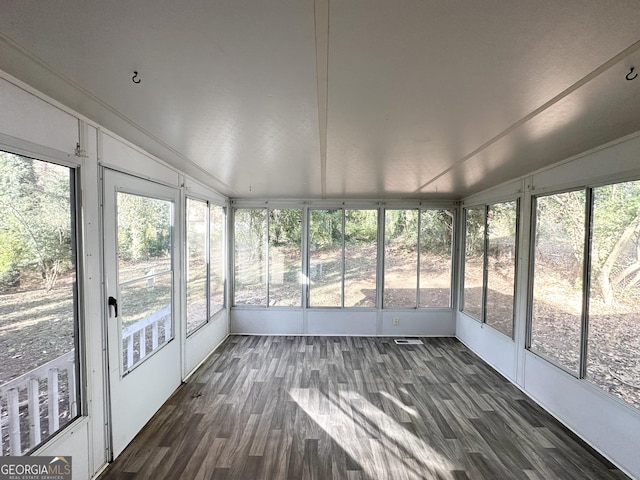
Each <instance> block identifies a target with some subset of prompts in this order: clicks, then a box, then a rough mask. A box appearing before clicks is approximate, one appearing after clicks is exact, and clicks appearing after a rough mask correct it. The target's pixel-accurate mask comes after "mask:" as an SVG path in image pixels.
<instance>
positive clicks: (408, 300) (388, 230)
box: [383, 209, 419, 308]
mask: <svg viewBox="0 0 640 480" xmlns="http://www.w3.org/2000/svg"><path fill="white" fill-rule="evenodd" d="M418 218H419V213H418V210H417V209H411V210H387V211H386V212H385V216H384V300H383V304H384V306H385V307H412V308H416V307H417V305H418V304H417V298H416V297H417V292H418Z"/></svg>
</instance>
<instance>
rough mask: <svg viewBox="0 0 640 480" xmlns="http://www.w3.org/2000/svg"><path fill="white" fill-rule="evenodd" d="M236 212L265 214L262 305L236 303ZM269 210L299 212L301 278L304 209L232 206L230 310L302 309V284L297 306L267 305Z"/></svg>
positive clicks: (296, 207) (297, 207)
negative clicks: (263, 299)
mask: <svg viewBox="0 0 640 480" xmlns="http://www.w3.org/2000/svg"><path fill="white" fill-rule="evenodd" d="M238 210H264V212H265V232H264V233H265V263H264V267H265V281H264V284H263V288H264V295H265V297H264V298H265V304H264V305H255V304H253V305H252V304H244V303H240V304H238V303H236V213H237V211H238ZM271 210H298V211H300V222H301V224H300V228H301V232H300V233H301V235H300V270H299V272H300V274H301V276H302V272H303V269H302V266H303V265H304V255H305V252H304V245H305V228H306V227H305V225H306V224H305V208H303V207H302V206H290V205H289V206H277V205H266V206H255V205H247V206H244V205H234V206H233V208H232V212H233V213H232V218H231V222H232V237H231V238H232V242H231V243H232V246H231V251H232V255H231V257H232V266H233V276H232V277H233V288H232V294H231V297H232V298H231V307H232V308H256V309H271V310H273V309H300V308H303V287H304V286H305V285H304V282H302V281H301V282H300V285H299V288H300V303H299V304H298V305H295V306H293V305H291V306H282V305H269V303H270V302H269V276H270V263H271V261H270V257H271V252H270V248H269V242H270V232H269V230H270V229H269V226H270V218H271V216H270V215H269V213H270V212H271Z"/></svg>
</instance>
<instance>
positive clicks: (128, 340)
mask: <svg viewBox="0 0 640 480" xmlns="http://www.w3.org/2000/svg"><path fill="white" fill-rule="evenodd" d="M160 325H164V341H165V342H167V341H168V340H169V337H170V336H171V304H169V305H167V306H166V307H164V308H162V309H161V310H158V311H157V312H153V313H152V314H151V315H149V316H148V317H145V318H143V319H142V320H139V321H137V322H136V323H134V324H132V325H128V326H127V327H125V328H123V329H122V343H123V344H124V345H126V346H125V355H123V359H122V361H123V367H124V370H125V371H126V370H127V369H128V368H129V367H131V366H132V365H133V363H134V361H133V350H134V336H137V337H138V338H137V340H138V342H139V343H138V346H139V352H140V356H139V357H138V360H137V361H138V362H139V361H140V360H142V359H143V358H144V357H145V356H146V355H147V353H151V352H153V351H154V350H155V349H156V348H158V344H159V338H160V335H159V331H160ZM147 328H150V329H151V350H149V352H147ZM136 333H137V334H138V335H136Z"/></svg>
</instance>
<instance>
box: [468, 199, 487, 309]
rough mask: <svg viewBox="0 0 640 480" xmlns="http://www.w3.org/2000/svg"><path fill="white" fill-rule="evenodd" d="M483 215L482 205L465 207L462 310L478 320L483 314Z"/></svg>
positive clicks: (483, 208) (484, 225) (484, 229)
mask: <svg viewBox="0 0 640 480" xmlns="http://www.w3.org/2000/svg"><path fill="white" fill-rule="evenodd" d="M485 215H486V213H485V207H484V206H482V207H473V208H467V209H465V234H464V288H463V297H462V298H463V305H462V311H463V312H464V313H466V314H467V315H470V316H472V317H473V318H475V319H476V320H479V321H482V319H483V316H484V306H483V302H482V299H483V297H484V292H483V285H484V261H485V255H484V243H485V234H486V228H485V227H486V224H485Z"/></svg>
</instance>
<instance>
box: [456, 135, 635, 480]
mask: <svg viewBox="0 0 640 480" xmlns="http://www.w3.org/2000/svg"><path fill="white" fill-rule="evenodd" d="M639 159H640V134H634V135H631V136H629V137H626V138H623V139H620V140H618V141H616V142H613V143H612V144H609V145H605V146H602V147H599V148H597V149H595V150H592V151H590V152H586V153H585V154H582V155H579V156H576V157H573V158H570V159H568V160H565V161H563V162H560V163H558V164H556V165H553V166H550V167H547V168H545V169H543V170H540V171H538V172H534V173H532V174H531V175H528V176H527V177H525V178H522V179H519V180H516V181H513V182H509V183H507V184H504V185H501V186H500V187H497V188H495V189H491V190H489V191H486V192H482V193H480V194H478V195H475V196H473V197H470V198H467V199H465V200H464V202H463V204H464V205H473V204H477V203H485V202H486V203H493V202H496V201H503V200H505V199H508V198H518V197H519V198H521V204H522V208H521V216H520V221H521V222H520V232H521V235H520V243H519V254H518V262H519V263H518V272H517V279H518V280H517V281H518V285H517V296H516V323H515V334H514V338H515V340H511V339H509V338H507V337H505V336H504V335H502V334H500V333H498V332H497V331H495V330H493V329H492V328H491V327H489V326H487V325H483V324H481V323H479V322H477V321H476V320H474V319H472V318H471V317H469V316H467V315H466V314H464V313H462V312H460V311H457V312H456V316H457V318H456V336H457V337H458V338H459V339H460V340H461V341H462V342H464V343H465V344H466V345H467V346H469V347H470V348H471V349H472V350H473V351H475V352H476V353H477V354H478V355H479V356H480V357H482V358H483V359H484V360H485V361H487V362H488V363H489V364H491V365H492V366H493V367H495V368H496V369H497V370H498V371H499V372H501V373H502V374H503V375H504V376H505V377H507V378H508V379H509V380H511V381H512V382H514V383H515V385H517V386H518V387H519V388H520V389H522V390H523V391H524V392H525V393H526V394H528V395H529V396H530V397H531V398H533V399H534V400H535V401H536V402H538V403H539V404H540V405H541V406H542V407H543V408H545V409H546V410H548V411H549V412H550V413H551V414H552V415H554V416H555V417H556V418H558V419H559V420H560V421H561V422H562V423H564V424H565V425H567V426H568V427H569V428H570V429H571V430H573V431H574V432H575V433H577V434H578V435H579V436H580V437H582V438H583V439H584V440H585V441H587V442H588V443H589V444H590V445H592V446H593V447H594V448H595V449H596V450H598V451H599V452H601V453H602V454H603V455H604V456H606V457H607V458H609V459H610V460H611V461H612V462H613V463H615V464H616V465H618V466H619V467H620V468H621V469H623V470H624V471H626V472H627V473H628V474H630V475H632V476H634V477H636V478H640V450H639V447H638V446H639V445H640V411H638V410H637V409H634V408H632V407H630V406H629V405H626V404H624V403H623V402H622V401H620V400H618V399H616V398H613V396H610V395H609V394H607V393H605V392H604V391H602V390H601V389H599V388H598V387H596V386H594V385H592V384H590V383H589V382H587V381H586V380H578V379H576V378H575V377H573V376H571V375H569V374H568V373H566V372H564V371H563V370H561V369H560V368H558V367H555V366H554V365H552V364H551V363H549V362H548V361H546V360H544V359H542V358H540V357H538V356H537V355H535V354H534V353H531V352H530V351H528V350H525V339H526V318H527V281H528V271H529V258H528V257H529V255H528V252H529V240H530V239H529V231H530V229H529V225H530V219H531V199H532V196H533V195H534V194H540V193H544V192H550V191H556V190H562V189H566V188H571V187H579V186H584V185H586V184H597V183H602V182H611V181H624V180H630V179H638V178H640V161H639ZM461 258H462V257H461Z"/></svg>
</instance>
